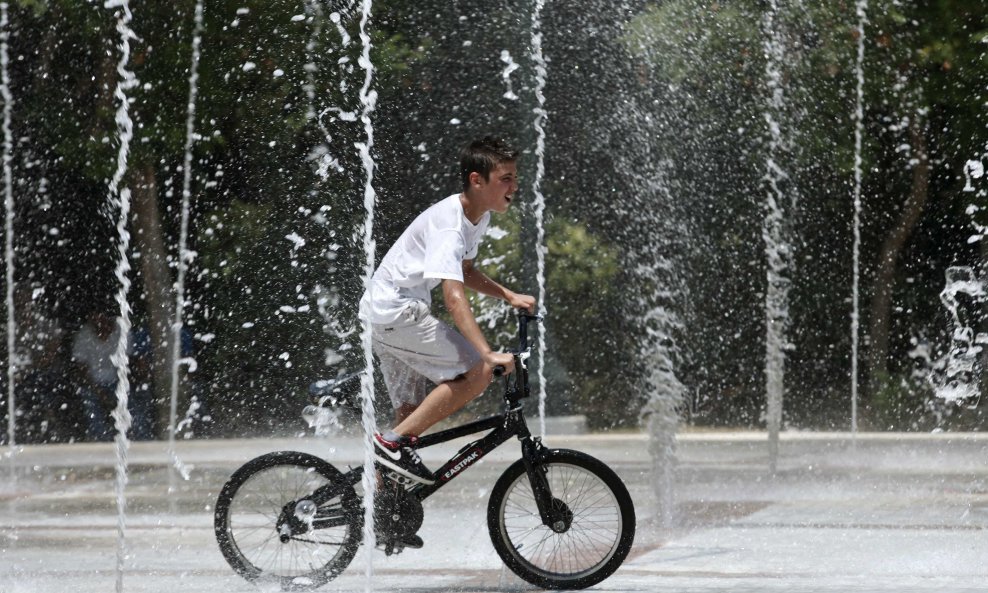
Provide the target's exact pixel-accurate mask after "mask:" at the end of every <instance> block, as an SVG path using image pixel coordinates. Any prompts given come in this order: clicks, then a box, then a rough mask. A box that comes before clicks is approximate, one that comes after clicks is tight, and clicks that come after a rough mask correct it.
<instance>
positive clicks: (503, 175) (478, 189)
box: [471, 162, 518, 214]
mask: <svg viewBox="0 0 988 593" xmlns="http://www.w3.org/2000/svg"><path fill="white" fill-rule="evenodd" d="M471 181H472V182H473V187H472V189H473V192H471V193H473V194H474V196H475V197H476V200H477V204H478V205H479V206H481V207H482V208H483V209H484V210H485V211H494V212H497V213H499V214H504V213H505V212H507V211H508V206H510V205H511V200H512V198H513V197H514V193H515V192H516V191H518V167H517V165H516V164H515V163H513V162H508V163H501V164H500V165H498V166H497V168H496V169H494V170H493V171H491V174H490V176H489V177H488V179H487V180H484V176H483V175H480V174H479V173H478V174H476V176H471Z"/></svg>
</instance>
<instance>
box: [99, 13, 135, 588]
mask: <svg viewBox="0 0 988 593" xmlns="http://www.w3.org/2000/svg"><path fill="white" fill-rule="evenodd" d="M103 6H104V8H110V9H113V8H120V9H122V10H121V12H119V13H117V14H118V16H117V32H118V33H119V34H120V46H119V49H120V61H119V62H118V63H117V74H119V75H120V78H119V80H118V81H117V87H116V90H114V92H113V97H114V98H115V99H116V101H117V105H118V106H117V112H116V117H115V121H116V124H117V133H118V135H119V140H120V147H119V150H118V151H117V168H116V171H115V172H114V173H113V177H112V179H111V180H110V183H109V193H108V200H109V203H110V206H111V207H114V208H116V209H118V211H119V216H118V217H117V266H116V270H115V272H114V273H115V275H116V278H117V281H118V282H119V283H120V286H119V289H118V290H117V294H116V301H117V305H119V307H120V316H119V317H118V318H117V326H118V327H119V328H120V337H119V339H118V341H117V348H116V352H114V354H113V355H112V356H111V360H112V362H113V365H114V366H115V367H116V369H117V387H116V397H117V407H116V409H114V410H113V420H114V426H115V428H116V429H117V434H116V436H115V437H114V441H115V443H116V453H117V472H116V473H117V480H116V497H117V581H116V590H117V593H122V592H123V570H124V560H125V558H126V556H127V554H126V548H127V544H126V516H127V499H126V497H125V493H124V490H125V488H126V487H127V450H128V448H129V447H130V443H129V441H128V440H127V431H128V430H129V429H130V425H131V416H130V411H129V410H128V409H127V399H128V394H129V393H130V379H129V377H128V367H129V359H128V356H127V345H128V342H129V337H130V328H131V324H130V303H129V302H128V300H127V294H128V293H129V292H130V278H129V277H128V276H127V274H128V273H129V272H130V260H129V259H128V258H127V252H128V251H129V250H130V231H128V230H127V222H128V219H129V218H130V189H129V188H126V187H125V188H123V189H121V188H120V182H121V181H122V180H123V178H124V175H125V174H126V172H127V159H128V156H129V154H130V142H131V140H132V139H133V136H134V122H133V121H132V120H131V118H130V112H129V108H130V99H129V98H128V97H127V90H129V89H132V88H134V87H135V86H137V78H136V77H135V76H134V73H133V72H131V71H130V70H127V66H128V63H129V61H130V41H131V39H137V36H136V35H135V34H134V31H133V30H131V28H130V22H131V20H132V18H133V15H132V14H131V12H130V6H129V5H128V2H127V0H108V1H107V2H106V3H105V4H104V5H103Z"/></svg>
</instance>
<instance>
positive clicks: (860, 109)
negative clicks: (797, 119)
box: [851, 0, 868, 434]
mask: <svg viewBox="0 0 988 593" xmlns="http://www.w3.org/2000/svg"><path fill="white" fill-rule="evenodd" d="M855 11H856V13H857V16H858V53H857V58H856V61H855V63H854V73H855V78H856V79H857V86H856V87H855V95H854V96H855V102H854V221H853V223H852V229H853V231H854V245H853V248H852V249H853V253H852V256H851V259H852V263H851V267H852V270H853V272H852V273H853V279H852V282H851V434H857V432H858V345H859V341H860V337H861V302H860V299H861V293H860V281H861V176H862V172H861V141H862V136H863V135H864V52H865V45H864V39H865V25H866V24H867V23H868V16H867V14H868V13H867V11H868V0H858V1H857V2H856V4H855Z"/></svg>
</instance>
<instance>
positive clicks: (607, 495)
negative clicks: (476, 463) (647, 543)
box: [487, 449, 635, 589]
mask: <svg viewBox="0 0 988 593" xmlns="http://www.w3.org/2000/svg"><path fill="white" fill-rule="evenodd" d="M544 455H545V456H544V458H543V462H542V464H541V465H540V466H539V467H540V469H539V470H537V471H542V472H544V474H545V479H546V482H547V483H548V486H549V491H550V492H551V497H552V503H551V504H552V508H553V512H554V514H555V516H556V517H557V518H558V519H559V520H557V521H555V522H554V523H553V524H552V526H547V525H544V524H543V522H542V518H541V515H540V514H539V510H538V507H537V505H536V501H535V495H534V494H533V491H532V486H531V483H530V481H529V477H528V474H527V473H526V471H525V464H524V462H523V461H517V462H515V463H514V464H513V465H511V466H510V467H509V468H508V469H507V470H506V471H505V472H504V474H503V475H502V476H501V477H500V478H499V479H498V481H497V483H496V484H495V485H494V489H493V490H492V491H491V499H490V503H489V504H488V506H487V526H488V529H489V530H490V533H491V541H492V542H493V543H494V549H495V550H497V553H498V555H499V556H501V559H502V560H504V563H505V564H506V565H507V566H508V568H510V569H511V570H512V572H514V573H515V574H517V575H518V576H520V577H521V578H523V579H525V580H526V581H528V582H529V583H532V584H534V585H536V586H539V587H544V588H547V589H583V588H585V587H590V586H592V585H595V584H597V583H599V582H600V581H602V580H604V579H606V578H607V577H609V576H610V575H611V574H612V573H613V572H614V571H615V570H617V568H618V567H619V566H621V563H622V562H624V559H625V558H626V557H627V556H628V552H629V551H630V550H631V544H632V542H633V541H634V538H635V509H634V504H633V503H632V502H631V496H630V495H629V494H628V489H627V488H625V486H624V483H622V482H621V479H620V478H618V476H617V474H615V473H614V471H613V470H611V468H609V467H607V466H606V465H604V463H603V462H601V461H598V460H597V459H594V458H593V457H590V456H589V455H585V454H583V453H580V452H578V451H570V450H566V449H555V450H551V451H547V452H545V454H544Z"/></svg>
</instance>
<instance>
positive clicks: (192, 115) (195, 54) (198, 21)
mask: <svg viewBox="0 0 988 593" xmlns="http://www.w3.org/2000/svg"><path fill="white" fill-rule="evenodd" d="M202 11H203V5H202V0H198V1H197V2H196V8H195V15H194V17H193V22H194V25H193V29H192V63H191V65H190V66H189V100H188V106H187V108H186V118H185V160H184V161H183V167H182V220H181V224H180V227H179V233H178V272H177V274H176V278H175V320H174V322H172V345H171V346H172V375H171V405H170V407H169V411H168V456H169V458H171V460H172V465H173V466H174V467H175V469H176V470H178V472H179V473H180V474H182V478H183V479H186V480H188V479H189V470H188V468H187V467H186V466H185V464H184V463H182V460H181V459H180V458H179V457H178V454H177V453H176V452H175V432H176V422H177V420H178V385H179V367H180V366H181V365H182V363H183V362H184V361H183V360H182V358H181V356H182V329H183V325H184V324H183V321H182V319H183V317H184V315H185V275H186V274H187V273H188V270H189V260H190V253H189V250H188V243H189V213H190V209H191V208H190V202H191V200H192V147H193V145H194V144H195V137H196V100H197V98H198V97H199V55H200V46H201V45H202V29H203V26H202Z"/></svg>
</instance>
